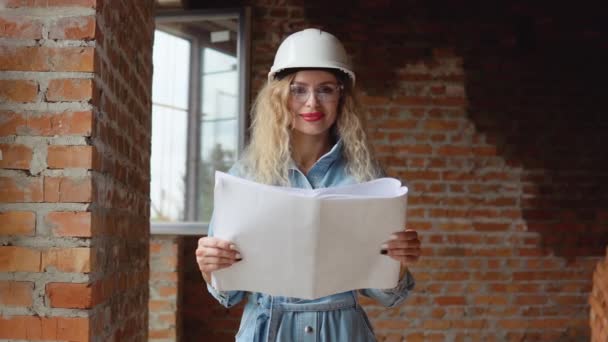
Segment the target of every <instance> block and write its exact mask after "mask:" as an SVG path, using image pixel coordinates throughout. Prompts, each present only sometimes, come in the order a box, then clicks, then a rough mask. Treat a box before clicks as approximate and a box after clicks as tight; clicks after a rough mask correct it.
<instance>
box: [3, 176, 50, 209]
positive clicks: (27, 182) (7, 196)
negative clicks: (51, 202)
mask: <svg viewBox="0 0 608 342" xmlns="http://www.w3.org/2000/svg"><path fill="white" fill-rule="evenodd" d="M0 189H1V190H2V191H0V202H9V203H10V202H16V203H31V202H42V194H43V192H42V189H43V181H42V178H41V177H24V178H17V179H15V178H12V177H0Z"/></svg>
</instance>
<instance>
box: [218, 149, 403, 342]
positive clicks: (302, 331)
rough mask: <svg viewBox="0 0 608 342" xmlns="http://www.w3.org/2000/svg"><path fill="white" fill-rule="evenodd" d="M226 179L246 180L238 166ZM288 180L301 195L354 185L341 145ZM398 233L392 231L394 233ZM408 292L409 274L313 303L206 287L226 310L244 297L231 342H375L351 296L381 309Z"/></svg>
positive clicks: (296, 170) (291, 173) (294, 168)
mask: <svg viewBox="0 0 608 342" xmlns="http://www.w3.org/2000/svg"><path fill="white" fill-rule="evenodd" d="M292 165H293V163H292ZM229 173H231V174H233V175H236V176H239V177H244V178H247V176H246V175H245V174H244V172H243V171H242V170H241V169H240V168H239V166H238V164H237V165H235V166H234V167H233V168H232V169H231V170H230V171H229ZM289 180H290V182H291V186H293V187H297V188H305V189H316V188H324V187H332V186H339V185H349V184H354V183H356V179H355V178H354V177H352V176H350V175H348V174H347V173H346V161H345V160H344V158H343V156H342V143H341V141H339V142H338V143H337V144H335V145H334V146H333V148H332V149H331V150H330V151H329V152H328V153H326V154H325V155H323V156H322V157H321V158H320V159H319V160H318V161H317V162H316V163H315V164H314V165H313V167H312V168H311V169H310V171H309V172H308V174H304V173H303V172H301V171H300V170H299V169H298V168H297V167H296V166H295V165H293V166H292V167H291V168H290V171H289ZM212 221H213V220H212ZM399 228H400V227H395V230H399ZM209 236H213V223H211V224H210V225H209ZM388 238H389V237H388V236H387V239H388ZM260 276H263V275H260ZM413 288H414V278H413V277H412V275H411V274H410V273H409V271H408V272H406V273H405V275H404V276H403V278H402V279H400V281H399V283H398V284H397V286H396V287H395V288H392V289H360V290H358V291H348V292H343V293H338V294H333V295H330V296H326V297H322V298H318V299H313V300H304V299H299V298H292V297H278V296H270V295H267V294H263V293H257V292H256V293H250V292H245V291H223V292H220V291H217V290H216V289H215V288H213V287H212V286H211V285H209V284H208V285H207V289H208V290H209V292H210V293H211V295H213V297H215V298H216V299H217V300H218V301H219V302H220V303H221V304H222V305H223V306H225V307H227V308H229V307H232V306H234V305H236V304H238V303H239V302H240V301H241V300H242V299H243V298H244V297H245V296H248V302H247V304H246V306H245V309H244V311H243V317H242V319H241V324H240V327H239V331H238V333H237V335H236V341H247V342H250V341H256V342H262V341H318V342H325V341H349V342H357V341H361V342H367V341H376V338H375V335H374V332H373V328H372V326H371V324H370V322H369V320H368V318H367V315H366V314H365V312H364V311H363V310H362V308H361V307H360V305H359V303H358V300H357V293H359V294H361V295H363V296H366V297H370V298H373V299H375V300H377V301H378V302H379V303H380V304H382V305H383V306H386V307H394V306H397V305H399V304H400V303H401V302H402V301H404V300H405V298H406V297H407V295H408V293H409V291H410V290H412V289H413Z"/></svg>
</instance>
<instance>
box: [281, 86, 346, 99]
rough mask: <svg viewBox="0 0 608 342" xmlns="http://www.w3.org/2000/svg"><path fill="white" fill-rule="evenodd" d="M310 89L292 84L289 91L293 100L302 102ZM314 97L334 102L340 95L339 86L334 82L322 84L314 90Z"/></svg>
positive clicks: (306, 97)
mask: <svg viewBox="0 0 608 342" xmlns="http://www.w3.org/2000/svg"><path fill="white" fill-rule="evenodd" d="M310 92H311V89H310V88H308V87H305V86H303V85H298V84H292V85H291V86H290V93H291V96H292V97H293V99H294V100H296V101H298V102H301V103H304V102H306V101H308V98H309V97H310ZM314 93H315V97H316V99H317V100H318V101H319V102H323V103H326V102H334V101H337V100H338V98H339V97H340V88H339V87H338V85H334V84H324V85H321V86H319V87H317V88H316V89H315V90H314Z"/></svg>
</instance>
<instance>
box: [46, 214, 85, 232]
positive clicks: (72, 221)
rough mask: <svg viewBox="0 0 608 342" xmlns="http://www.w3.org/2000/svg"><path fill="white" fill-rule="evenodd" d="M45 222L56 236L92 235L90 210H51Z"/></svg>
mask: <svg viewBox="0 0 608 342" xmlns="http://www.w3.org/2000/svg"><path fill="white" fill-rule="evenodd" d="M44 222H45V224H46V226H47V227H49V228H51V231H52V232H53V235H55V236H74V237H90V236H91V213H90V212H63V211H58V212H50V213H48V214H47V215H46V217H45V219H44Z"/></svg>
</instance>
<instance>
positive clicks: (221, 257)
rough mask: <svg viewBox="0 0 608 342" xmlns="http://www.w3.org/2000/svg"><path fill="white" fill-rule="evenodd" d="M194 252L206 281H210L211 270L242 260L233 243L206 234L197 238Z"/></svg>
mask: <svg viewBox="0 0 608 342" xmlns="http://www.w3.org/2000/svg"><path fill="white" fill-rule="evenodd" d="M195 254H196V263H197V264H198V268H199V269H200V270H201V273H202V274H203V278H204V279H205V281H206V282H207V283H209V282H210V281H211V272H213V271H217V270H221V269H222V268H226V267H229V266H232V264H234V263H235V262H238V261H241V260H242V259H241V254H240V253H239V252H238V251H237V250H236V246H235V245H234V244H233V243H231V242H229V241H224V240H220V239H218V238H214V237H207V236H206V237H202V238H200V239H199V240H198V247H197V248H196V252H195Z"/></svg>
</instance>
